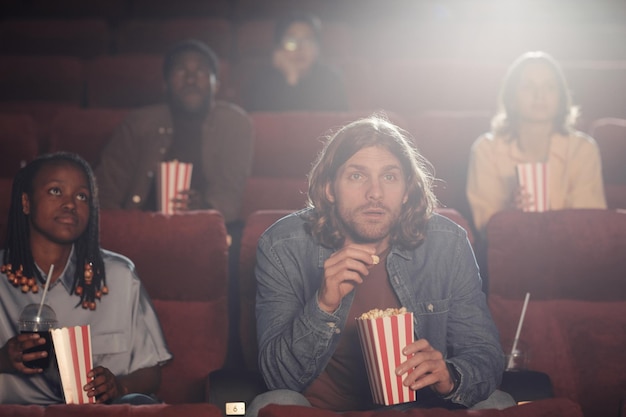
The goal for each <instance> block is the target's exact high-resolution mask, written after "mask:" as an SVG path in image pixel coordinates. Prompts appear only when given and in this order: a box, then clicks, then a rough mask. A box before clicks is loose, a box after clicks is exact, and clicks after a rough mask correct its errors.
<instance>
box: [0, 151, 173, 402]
mask: <svg viewBox="0 0 626 417" xmlns="http://www.w3.org/2000/svg"><path fill="white" fill-rule="evenodd" d="M99 241H100V239H99V205H98V197H97V187H96V184H95V180H94V175H93V172H92V170H91V167H90V166H89V164H88V163H87V162H86V161H84V160H83V159H82V158H80V157H79V156H77V155H75V154H71V153H55V154H49V155H44V156H41V157H39V158H37V159H36V160H34V161H33V162H31V163H30V164H28V165H27V166H25V167H24V168H22V169H21V170H20V171H19V172H18V174H17V175H16V177H15V179H14V181H13V189H12V194H11V207H10V212H9V219H8V229H7V238H6V244H5V246H4V250H3V251H0V254H1V255H0V259H1V261H2V264H0V265H1V266H0V301H1V303H0V304H1V305H0V346H2V348H0V404H54V403H62V402H64V400H63V394H62V389H61V385H60V380H59V374H58V371H57V370H56V367H55V366H50V367H49V368H48V369H40V368H31V367H29V366H28V362H30V361H33V360H35V359H40V358H43V357H46V356H47V353H46V352H32V353H28V352H26V351H28V350H29V349H31V348H33V347H36V346H38V345H43V344H44V343H45V340H44V338H43V337H41V336H39V335H38V334H19V331H18V328H17V321H18V316H19V314H20V312H21V311H22V309H23V308H24V307H25V306H26V305H28V304H33V303H34V304H39V303H40V302H41V297H42V292H43V291H41V289H42V288H43V285H44V284H45V282H46V280H48V279H49V280H50V285H49V289H48V293H47V295H46V300H45V302H46V304H48V305H49V306H50V307H52V309H53V310H54V311H55V313H56V316H57V319H58V325H59V327H66V326H78V325H86V324H89V325H90V327H91V338H92V349H93V362H94V369H92V370H91V371H90V372H89V378H90V382H89V383H88V384H87V385H85V387H84V390H85V391H87V395H89V396H90V397H95V398H96V402H98V403H111V402H116V403H117V402H132V403H145V402H154V399H153V398H152V397H150V396H149V395H150V394H153V393H154V392H155V391H156V390H157V389H158V386H159V383H160V375H161V371H160V366H161V365H163V364H164V363H165V362H167V361H168V360H169V359H171V354H170V353H169V351H168V350H167V346H166V343H165V340H164V337H163V334H162V331H161V327H160V325H159V322H158V319H157V316H156V313H155V311H154V308H153V306H152V303H151V301H150V299H149V297H148V295H147V293H146V292H145V290H144V289H143V287H142V285H141V283H140V281H139V278H138V277H137V275H136V274H135V271H134V266H133V264H132V262H131V261H129V260H128V259H127V258H125V257H123V256H121V255H119V254H116V253H113V252H110V251H106V250H104V249H101V248H100V244H99ZM51 265H54V268H53V272H52V274H51V276H50V277H48V276H47V275H46V274H47V273H48V271H49V270H50V266H51ZM53 359H54V358H53ZM53 363H54V360H53Z"/></svg>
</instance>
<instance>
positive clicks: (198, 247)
mask: <svg viewBox="0 0 626 417" xmlns="http://www.w3.org/2000/svg"><path fill="white" fill-rule="evenodd" d="M100 221H101V233H100V236H101V241H102V247H103V248H105V249H109V250H113V251H115V252H118V253H121V254H122V255H125V256H128V257H129V258H130V259H131V260H132V262H133V263H134V264H135V267H136V270H137V274H138V275H139V278H140V279H141V281H142V283H143V284H144V286H145V288H146V290H147V291H148V294H150V297H151V298H152V302H153V304H154V307H155V309H156V311H157V315H158V317H159V320H160V322H161V327H162V328H163V332H164V335H165V339H166V341H167V344H168V347H169V349H170V351H171V352H172V354H173V355H174V358H173V359H172V361H170V362H169V363H168V364H166V365H165V366H164V367H163V372H162V378H161V387H160V389H159V391H158V392H157V396H158V397H159V398H160V399H162V400H163V401H164V402H165V403H168V404H184V403H199V402H204V401H205V399H206V398H207V393H208V390H209V387H208V385H207V377H208V375H209V373H210V372H212V371H214V370H216V369H220V368H221V367H222V366H223V365H224V361H225V358H226V349H227V346H226V345H227V340H228V337H227V332H228V321H229V318H228V314H227V285H228V271H227V270H228V247H227V243H226V226H225V225H224V218H223V217H222V215H221V214H220V213H218V212H217V211H215V210H204V211H195V212H188V213H183V214H175V215H164V214H160V213H149V212H142V211H123V210H117V211H102V213H101V218H100Z"/></svg>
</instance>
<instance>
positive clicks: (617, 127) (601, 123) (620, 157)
mask: <svg viewBox="0 0 626 417" xmlns="http://www.w3.org/2000/svg"><path fill="white" fill-rule="evenodd" d="M589 134H590V135H591V136H593V138H595V140H596V142H597V143H598V147H599V148H600V155H601V156H602V174H603V177H604V188H605V191H606V199H607V204H608V206H609V208H626V119H619V118H603V119H598V120H595V121H594V122H593V123H591V126H590V128H589Z"/></svg>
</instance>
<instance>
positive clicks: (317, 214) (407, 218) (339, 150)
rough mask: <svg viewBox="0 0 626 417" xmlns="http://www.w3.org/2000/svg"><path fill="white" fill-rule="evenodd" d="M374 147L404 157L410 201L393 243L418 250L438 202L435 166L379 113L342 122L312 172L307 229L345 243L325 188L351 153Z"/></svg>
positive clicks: (324, 240) (321, 238)
mask: <svg viewBox="0 0 626 417" xmlns="http://www.w3.org/2000/svg"><path fill="white" fill-rule="evenodd" d="M370 146H380V147H383V148H385V149H387V150H388V151H389V152H391V154H392V155H394V156H395V157H396V158H398V160H399V161H400V164H401V166H402V170H403V172H404V175H405V180H406V186H407V197H408V200H407V202H406V203H405V204H404V205H403V206H402V212H401V213H400V218H399V219H398V222H397V224H396V225H395V226H394V227H393V228H392V230H391V231H390V234H391V236H390V242H391V244H392V245H394V244H395V245H398V246H399V247H401V248H403V249H412V248H415V247H417V246H418V245H419V244H420V243H421V242H422V241H423V240H424V238H425V229H426V223H427V221H428V219H429V218H430V216H431V214H432V212H433V210H434V208H435V206H436V204H437V199H436V198H435V195H434V193H433V191H432V181H433V177H432V175H431V173H430V172H431V166H430V163H429V162H428V161H427V160H426V159H424V158H423V157H422V156H421V155H420V154H419V152H418V151H417V149H416V148H415V147H414V146H413V144H412V142H411V140H410V139H409V135H408V133H406V132H404V131H403V130H402V129H400V128H399V127H397V126H395V125H393V124H392V123H390V122H389V121H388V120H386V119H385V118H383V117H381V116H378V115H375V116H372V117H369V118H366V119H361V120H357V121H355V122H352V123H350V124H348V125H346V126H344V127H343V128H341V129H340V130H339V131H338V132H337V133H336V134H335V135H334V136H332V137H331V138H330V139H329V140H328V142H327V143H326V145H325V146H324V149H323V150H322V152H321V153H320V155H319V157H318V158H317V161H316V162H315V164H314V166H313V168H312V170H311V173H310V174H309V197H308V206H309V208H311V209H312V210H310V212H309V213H310V214H309V216H308V218H307V220H308V227H309V230H310V232H311V234H312V235H313V237H315V238H316V240H317V241H318V242H320V243H321V244H322V245H324V246H327V247H331V248H338V247H341V245H342V244H343V242H344V240H345V236H344V235H343V234H342V233H341V229H340V227H339V225H340V221H339V219H338V217H337V216H338V214H337V210H336V206H335V204H333V203H332V202H331V201H329V200H328V197H327V195H326V186H327V185H328V184H331V183H332V182H333V181H334V180H335V179H336V176H337V173H338V171H339V169H340V168H341V166H342V165H343V164H344V163H345V162H346V161H347V160H348V159H350V158H351V157H352V155H354V154H355V153H357V152H358V151H360V150H361V149H363V148H367V147H370Z"/></svg>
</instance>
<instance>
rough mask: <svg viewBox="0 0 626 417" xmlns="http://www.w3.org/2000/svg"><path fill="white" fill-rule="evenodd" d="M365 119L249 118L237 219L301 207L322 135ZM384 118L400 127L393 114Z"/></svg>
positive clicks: (310, 115)
mask: <svg viewBox="0 0 626 417" xmlns="http://www.w3.org/2000/svg"><path fill="white" fill-rule="evenodd" d="M369 115H370V113H369V112H366V111H361V112H254V113H251V114H250V117H251V118H252V122H253V123H254V129H255V132H256V137H255V143H254V155H253V160H252V171H251V175H250V177H249V178H248V183H247V186H246V192H245V194H244V201H243V205H242V211H241V218H244V219H245V218H246V217H248V215H249V214H250V213H252V212H254V211H256V210H266V209H299V208H302V207H304V202H305V201H306V191H307V190H308V185H307V179H306V176H307V174H308V173H309V171H310V169H311V167H312V166H313V162H314V161H315V158H316V157H317V155H318V153H319V152H320V151H321V150H322V148H323V146H324V138H325V136H326V135H328V134H330V133H331V132H333V131H336V130H338V129H339V128H341V127H342V126H344V125H345V124H347V123H349V122H352V121H354V120H357V119H359V118H362V117H366V116H369ZM388 117H389V119H390V120H391V121H392V122H394V123H396V124H399V125H400V126H401V127H403V126H405V123H404V122H403V121H402V119H401V118H400V117H398V116H397V115H395V114H389V115H388Z"/></svg>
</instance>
